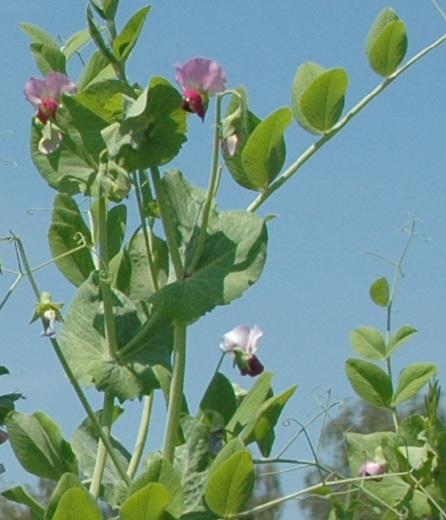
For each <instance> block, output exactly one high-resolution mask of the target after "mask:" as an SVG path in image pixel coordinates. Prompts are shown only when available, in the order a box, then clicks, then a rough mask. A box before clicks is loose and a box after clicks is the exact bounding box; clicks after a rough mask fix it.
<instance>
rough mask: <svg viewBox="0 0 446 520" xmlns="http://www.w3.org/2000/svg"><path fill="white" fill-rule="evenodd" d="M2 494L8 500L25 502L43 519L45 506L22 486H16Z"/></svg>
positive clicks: (18, 502) (19, 502) (36, 515)
mask: <svg viewBox="0 0 446 520" xmlns="http://www.w3.org/2000/svg"><path fill="white" fill-rule="evenodd" d="M2 496H4V497H5V498H7V499H8V500H11V502H15V503H16V504H23V505H25V506H27V507H29V509H30V510H31V511H32V513H33V514H34V515H35V517H36V518H38V519H39V520H40V519H41V520H43V518H44V516H43V515H44V514H45V508H44V507H43V506H42V504H40V503H39V502H38V501H37V500H36V499H35V498H34V497H33V496H31V495H30V494H29V493H28V491H27V490H26V489H24V488H23V487H22V486H16V487H13V488H9V489H7V490H6V491H3V492H2Z"/></svg>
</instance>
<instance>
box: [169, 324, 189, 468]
mask: <svg viewBox="0 0 446 520" xmlns="http://www.w3.org/2000/svg"><path fill="white" fill-rule="evenodd" d="M173 327H174V344H173V353H174V360H173V371H172V381H171V383H170V393H169V405H168V408H167V419H166V429H165V432H164V443H163V454H164V457H165V458H166V459H167V460H168V461H170V462H172V461H173V458H174V454H175V444H176V440H177V436H178V427H179V424H180V412H181V404H182V399H183V385H184V372H185V368H186V324H185V323H183V322H181V321H179V320H175V321H174V322H173Z"/></svg>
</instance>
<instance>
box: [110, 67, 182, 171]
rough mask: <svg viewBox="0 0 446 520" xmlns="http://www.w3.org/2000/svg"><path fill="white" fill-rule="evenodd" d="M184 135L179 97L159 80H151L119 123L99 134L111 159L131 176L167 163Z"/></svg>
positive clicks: (171, 88)
mask: <svg viewBox="0 0 446 520" xmlns="http://www.w3.org/2000/svg"><path fill="white" fill-rule="evenodd" d="M185 134H186V112H185V111H184V110H183V109H182V108H181V95H180V93H179V92H178V91H177V89H176V88H174V87H173V86H172V85H171V84H170V83H169V82H168V81H167V80H165V79H163V78H160V77H155V78H152V79H151V80H150V83H149V86H148V87H147V88H146V89H145V90H144V91H143V92H142V93H141V95H140V96H139V97H138V99H136V100H135V101H132V100H129V102H128V110H127V113H126V115H125V117H124V119H123V120H122V121H121V122H116V123H112V124H111V125H110V126H108V127H107V128H105V129H104V130H103V131H102V137H103V139H104V141H105V142H106V144H107V149H108V152H109V154H110V156H111V157H112V158H114V159H115V160H116V162H118V163H119V164H120V165H121V166H123V167H124V168H125V169H126V170H127V171H130V172H131V171H134V170H138V169H144V168H149V167H152V166H159V165H163V164H166V163H168V162H170V161H171V160H172V159H173V158H174V157H175V156H176V155H177V154H178V153H179V151H180V149H181V146H182V145H183V143H184V142H185V141H186V135H185Z"/></svg>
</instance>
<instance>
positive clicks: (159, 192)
mask: <svg viewBox="0 0 446 520" xmlns="http://www.w3.org/2000/svg"><path fill="white" fill-rule="evenodd" d="M150 172H151V174H152V179H153V184H154V186H155V193H156V199H157V201H158V208H159V212H160V215H161V222H162V224H163V229H164V233H165V235H166V240H167V247H168V248H169V253H170V257H171V258H172V263H173V268H174V270H175V275H176V278H177V280H182V279H183V277H184V268H183V263H182V261H181V257H180V251H179V249H178V244H177V239H176V237H175V228H174V226H173V221H172V216H171V214H170V209H169V205H168V202H167V198H166V193H165V191H164V187H163V183H162V182H161V177H160V173H159V170H158V167H156V166H154V167H153V168H151V169H150Z"/></svg>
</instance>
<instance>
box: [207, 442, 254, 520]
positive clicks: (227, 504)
mask: <svg viewBox="0 0 446 520" xmlns="http://www.w3.org/2000/svg"><path fill="white" fill-rule="evenodd" d="M253 487H254V464H253V462H252V459H251V455H250V453H249V452H247V451H238V452H236V453H234V454H233V455H231V457H229V458H228V460H226V461H225V462H223V463H222V464H221V465H220V466H219V467H218V468H217V469H216V470H215V471H214V472H213V473H212V474H211V476H210V478H209V481H208V483H207V486H206V491H205V498H206V502H207V504H208V506H209V508H210V509H211V510H212V511H213V512H214V513H216V514H217V515H219V516H222V517H223V518H225V517H226V516H228V515H232V514H235V513H238V512H239V511H240V510H241V508H242V507H243V506H244V504H245V503H246V501H247V500H248V498H249V497H250V496H251V492H252V489H253Z"/></svg>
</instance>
